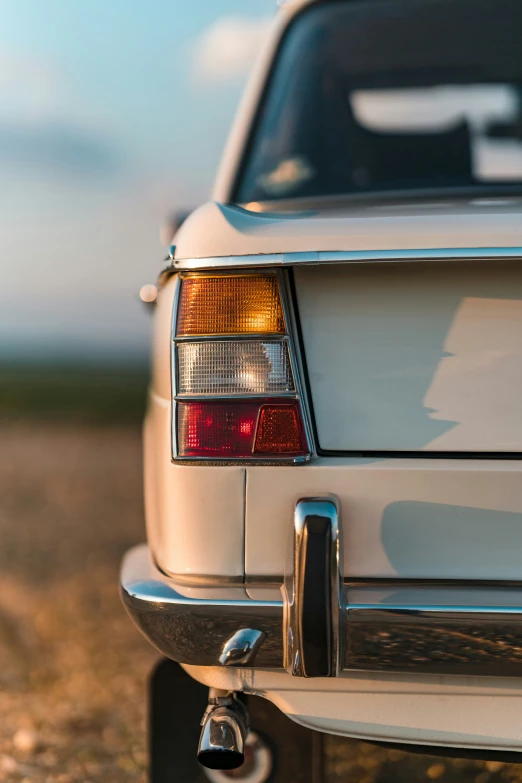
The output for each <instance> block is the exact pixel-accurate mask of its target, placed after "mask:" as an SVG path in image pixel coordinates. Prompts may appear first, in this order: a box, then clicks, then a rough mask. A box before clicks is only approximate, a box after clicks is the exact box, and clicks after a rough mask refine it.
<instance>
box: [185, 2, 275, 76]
mask: <svg viewBox="0 0 522 783" xmlns="http://www.w3.org/2000/svg"><path fill="white" fill-rule="evenodd" d="M269 27H270V19H267V18H261V19H251V18H248V17H243V16H225V17H222V18H221V19H218V20H217V21H216V22H214V24H212V25H211V26H210V27H208V28H207V29H206V30H205V31H204V32H203V34H202V35H201V37H200V38H199V39H198V41H197V42H196V44H195V47H194V50H193V71H194V74H195V76H196V79H197V80H198V81H199V82H204V83H210V84H216V83H224V82H229V81H234V80H237V79H241V78H243V77H245V76H246V75H247V74H248V73H249V71H250V69H251V67H252V65H253V64H254V62H255V59H256V56H257V54H258V52H259V50H260V48H261V46H262V45H263V42H264V40H265V38H266V36H267V32H268V29H269Z"/></svg>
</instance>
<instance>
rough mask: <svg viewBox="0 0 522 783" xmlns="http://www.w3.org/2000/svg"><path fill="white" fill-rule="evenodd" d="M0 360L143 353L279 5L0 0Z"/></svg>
mask: <svg viewBox="0 0 522 783" xmlns="http://www.w3.org/2000/svg"><path fill="white" fill-rule="evenodd" d="M0 8H1V10H2V12H3V13H2V20H3V24H2V29H1V31H0V169H1V176H0V197H1V199H2V204H3V212H4V219H3V221H2V224H1V227H0V238H1V247H2V251H3V252H2V255H1V258H2V261H1V262H0V264H1V272H2V279H3V281H4V285H3V286H2V289H1V292H0V334H1V335H2V339H1V340H0V361H1V362H2V363H5V362H8V363H13V362H14V363H20V362H33V361H36V362H37V363H39V364H42V363H43V364H45V363H46V362H56V361H59V362H62V363H67V362H73V363H74V362H76V363H78V362H81V361H83V360H85V361H86V362H90V363H96V362H101V363H102V364H103V363H107V362H108V363H110V362H113V361H117V362H119V363H123V364H129V363H130V364H132V363H136V364H140V365H143V364H144V363H145V361H146V358H147V355H148V348H149V338H150V320H151V319H150V317H149V314H148V313H147V312H146V309H145V308H144V307H143V306H142V305H141V303H140V300H139V290H140V288H141V286H142V285H144V284H145V283H149V282H154V280H155V279H156V276H157V274H158V272H159V271H160V270H161V267H162V263H163V258H164V255H165V250H164V248H162V247H161V244H160V241H159V227H160V224H161V222H162V220H163V219H164V218H165V216H166V215H167V214H168V213H169V212H171V211H173V210H176V209H187V208H188V209H190V208H192V207H194V206H197V204H199V203H201V202H203V201H205V200H206V199H207V198H208V196H209V193H210V189H211V185H212V181H213V178H214V175H215V170H216V167H217V164H218V161H219V157H220V154H221V151H222V147H223V144H224V141H225V139H226V135H227V133H228V130H229V127H230V124H231V121H232V118H233V114H234V112H235V109H236V106H237V104H238V101H239V98H240V95H241V92H242V89H243V86H244V83H245V80H246V77H247V75H248V72H249V70H250V67H251V65H252V62H253V59H254V58H255V54H256V53H257V51H258V49H259V45H260V42H261V40H262V38H263V36H264V34H265V31H266V28H267V24H268V22H269V20H270V18H271V17H272V16H273V14H274V11H275V9H276V2H275V0H250V2H249V4H248V7H245V4H244V3H242V2H241V0H220V2H219V3H216V2H215V0H192V2H191V3H182V2H180V1H179V0H177V1H176V0H174V2H172V1H171V2H167V1H166V0H151V1H150V2H149V3H144V2H138V3H134V4H132V6H131V7H129V6H128V4H125V3H124V2H123V0H114V2H113V3H111V4H109V5H107V4H105V3H103V2H102V0H92V2H91V3H89V4H86V5H83V6H77V5H76V4H70V3H67V1H66V0H51V2H49V1H48V2H45V3H44V2H43V0H19V2H17V3H16V4H13V3H9V2H7V0H0Z"/></svg>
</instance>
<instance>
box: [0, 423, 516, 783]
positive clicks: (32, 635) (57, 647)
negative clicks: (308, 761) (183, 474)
mask: <svg viewBox="0 0 522 783" xmlns="http://www.w3.org/2000/svg"><path fill="white" fill-rule="evenodd" d="M140 449H141V446H140V432H139V430H138V429H137V428H132V427H125V428H120V429H118V428H106V427H105V428H104V427H101V426H99V427H87V426H85V427H80V426H77V425H72V424H70V425H63V424H62V425H60V424H34V423H31V424H24V423H16V424H4V425H1V426H0V534H1V542H2V545H1V547H0V781H2V780H3V781H13V783H15V782H16V781H22V780H23V781H36V782H37V783H40V782H41V783H44V781H45V782H47V783H50V782H51V781H52V782H53V783H54V782H56V783H89V781H90V782H91V783H94V781H100V782H103V783H120V781H145V780H146V777H147V776H146V765H147V759H146V751H145V736H146V734H145V710H146V699H145V694H146V682H147V677H148V673H149V671H150V669H151V667H152V666H153V664H154V661H155V660H156V654H155V653H154V651H153V650H152V649H151V648H150V647H149V645H148V644H147V643H146V642H145V641H144V640H142V638H141V637H140V635H139V634H138V632H137V631H136V630H135V629H134V627H133V626H132V624H131V622H130V620H128V618H127V616H126V615H125V613H124V612H123V609H122V608H121V606H120V602H119V597H118V590H117V583H118V567H119V561H120V557H121V555H122V553H123V552H124V551H125V550H126V549H127V548H128V547H129V546H131V545H132V544H134V543H135V542H137V541H140V540H143V538H144V530H143V512H142V496H141V454H140ZM327 752H328V783H415V782H416V781H430V780H432V781H434V780H437V781H439V783H496V782H497V781H503V783H507V782H511V783H515V782H518V783H522V770H521V771H519V768H518V767H517V766H514V765H504V764H500V763H498V762H486V763H479V762H469V761H449V760H446V759H441V758H433V757H427V756H415V755H410V754H404V753H400V752H398V751H387V750H385V749H381V748H373V747H372V746H371V745H367V744H364V743H357V742H351V741H346V740H338V739H336V738H327ZM278 783H279V782H278ZM280 783H291V781H281V782H280Z"/></svg>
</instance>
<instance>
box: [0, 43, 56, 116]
mask: <svg viewBox="0 0 522 783" xmlns="http://www.w3.org/2000/svg"><path fill="white" fill-rule="evenodd" d="M65 92H66V85H65V83H64V79H63V77H62V74H61V73H60V71H59V70H58V69H56V68H54V67H53V65H52V64H51V63H48V62H45V61H41V60H37V59H36V58H32V57H30V56H28V55H25V54H23V53H18V52H11V51H6V50H4V51H0V114H2V115H4V116H5V115H9V116H16V117H17V118H19V119H22V118H23V119H25V120H27V121H30V120H41V119H44V118H48V117H49V116H51V115H53V114H55V113H56V111H57V109H58V108H59V105H60V102H61V101H62V100H63V97H64V94H65Z"/></svg>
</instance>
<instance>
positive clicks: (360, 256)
mask: <svg viewBox="0 0 522 783" xmlns="http://www.w3.org/2000/svg"><path fill="white" fill-rule="evenodd" d="M498 258H522V247H470V248H462V247H457V248H451V247H448V248H419V249H409V248H405V249H402V250H401V249H396V250H323V251H316V250H314V251H309V252H293V253H269V254H266V255H265V254H260V255H246V256H216V257H213V258H177V259H175V260H174V261H173V262H172V269H173V270H174V271H177V270H204V269H234V268H248V267H265V266H272V267H274V266H275V267H281V266H298V265H300V264H336V263H344V264H360V263H385V262H400V261H459V260H494V259H498Z"/></svg>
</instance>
